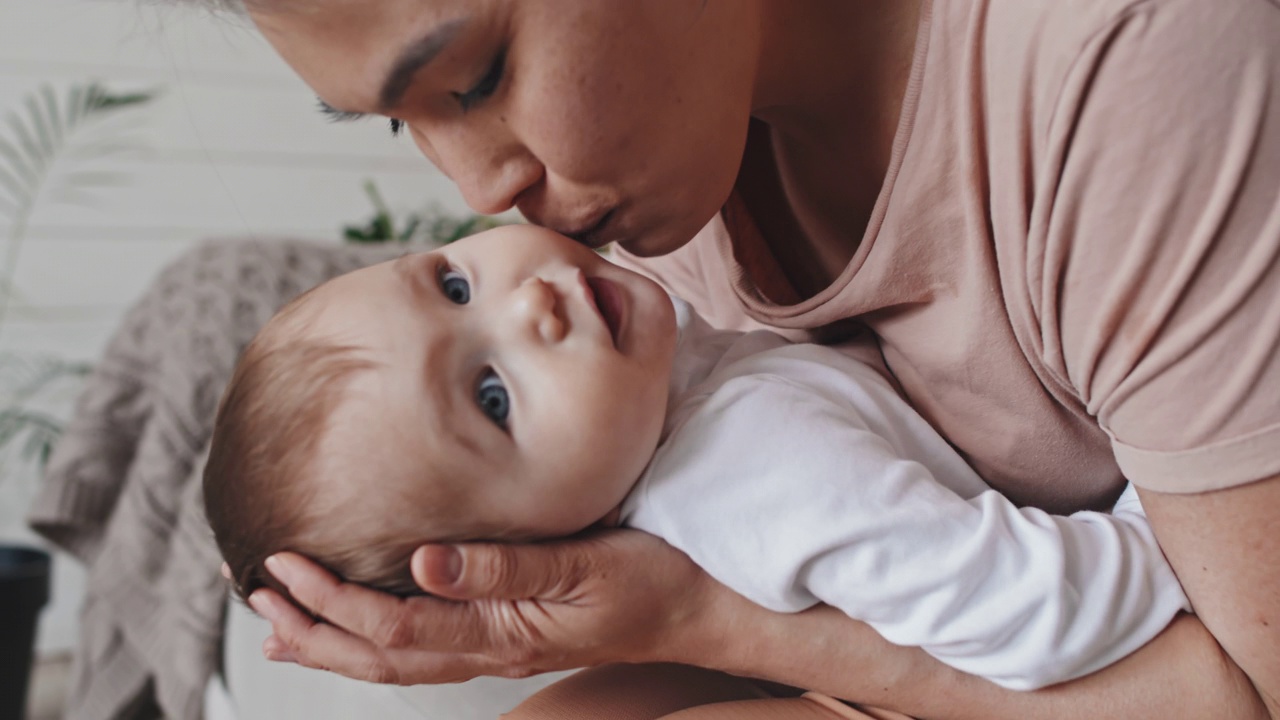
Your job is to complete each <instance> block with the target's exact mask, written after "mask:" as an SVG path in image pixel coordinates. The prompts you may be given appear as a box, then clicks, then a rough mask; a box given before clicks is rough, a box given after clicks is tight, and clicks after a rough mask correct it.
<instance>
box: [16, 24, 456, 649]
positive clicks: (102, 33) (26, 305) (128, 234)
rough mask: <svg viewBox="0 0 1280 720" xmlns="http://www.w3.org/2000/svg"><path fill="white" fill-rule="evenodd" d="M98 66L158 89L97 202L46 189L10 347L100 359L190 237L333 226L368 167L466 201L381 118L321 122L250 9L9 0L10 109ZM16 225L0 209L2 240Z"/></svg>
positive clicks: (72, 599) (131, 85)
mask: <svg viewBox="0 0 1280 720" xmlns="http://www.w3.org/2000/svg"><path fill="white" fill-rule="evenodd" d="M89 80H98V81H100V82H102V83H103V84H105V85H106V86H107V87H108V88H110V89H113V90H121V91H123V90H133V89H158V90H160V91H161V95H160V97H159V98H158V99H157V100H155V101H154V102H152V103H151V104H149V105H147V106H145V107H144V108H141V109H139V110H137V111H130V114H129V115H128V116H122V117H121V118H120V119H119V121H120V122H121V123H122V124H130V123H136V124H137V126H136V129H135V130H132V131H131V132H130V134H131V135H132V136H133V137H134V138H136V141H135V142H134V143H133V147H134V149H133V150H131V151H129V152H126V153H122V154H119V155H115V156H112V157H109V158H104V159H101V160H98V161H94V162H93V163H92V164H91V169H93V170H94V171H105V172H109V173H111V174H112V175H113V176H115V177H117V178H118V181H116V182H114V183H112V184H110V185H109V186H106V187H102V188H99V189H97V190H96V191H95V192H94V201H93V202H92V203H90V204H68V203H64V202H59V201H58V200H57V198H54V197H51V196H42V198H41V200H40V202H39V204H38V205H37V207H36V210H35V211H34V213H33V214H32V216H31V223H30V226H29V228H28V229H27V232H26V233H25V242H24V243H23V244H22V246H21V249H20V252H19V254H18V256H17V263H16V273H15V286H16V295H15V299H14V300H13V302H11V304H10V307H9V309H8V311H7V313H6V314H5V317H4V322H3V325H2V326H0V352H17V353H23V354H42V353H43V354H53V355H57V356H59V357H63V358H67V359H78V360H88V361H92V359H93V358H95V357H96V356H97V355H98V353H99V352H100V351H101V349H102V347H103V344H104V343H105V341H106V339H107V337H108V335H109V333H110V332H111V330H112V328H113V327H114V326H115V324H116V323H117V322H118V320H119V318H120V316H121V314H122V312H123V311H124V309H125V308H126V307H127V306H128V304H129V303H130V302H132V300H133V299H134V298H136V297H137V296H138V294H139V293H140V292H141V291H142V290H143V289H144V288H145V286H146V284H147V283H148V282H149V280H150V278H152V277H153V276H154V274H155V273H156V271H157V270H158V269H159V268H160V267H162V266H163V265H164V264H166V263H167V262H169V261H170V260H172V259H173V258H174V257H176V256H177V255H178V254H180V253H181V252H182V251H183V250H184V249H186V248H188V247H190V246H191V245H192V244H193V243H196V242H198V241H200V240H202V239H204V238H209V237H244V236H258V237H271V236H294V237H312V238H317V239H334V240H336V239H337V238H339V237H340V232H341V227H342V226H343V225H344V224H349V223H356V222H360V221H363V220H365V219H367V218H368V217H369V215H370V214H371V212H372V209H371V208H370V206H369V203H368V200H367V199H366V197H365V196H364V194H363V192H362V190H361V185H362V183H363V182H364V181H365V180H366V179H374V180H375V181H376V182H377V183H378V185H379V188H380V189H381V191H382V193H383V195H384V196H385V197H386V198H387V200H388V202H389V204H390V205H391V206H392V207H393V208H395V209H397V210H413V209H419V208H422V207H424V206H426V205H429V204H436V205H438V206H440V207H441V208H443V209H444V210H446V211H450V212H464V211H465V206H464V204H463V203H462V201H461V198H460V197H459V196H458V194H457V192H456V190H455V189H454V188H453V186H452V185H451V184H450V183H449V182H448V181H447V180H445V179H444V178H443V177H442V176H441V175H440V174H439V173H437V172H436V171H435V170H434V169H432V168H431V167H430V166H429V165H428V164H427V163H426V162H425V161H424V160H422V159H421V158H420V157H419V156H417V154H416V152H415V151H414V149H413V146H412V144H411V143H410V142H409V141H407V140H404V139H400V140H392V139H391V138H390V136H389V134H388V133H387V131H386V128H385V125H384V124H383V123H378V122H369V123H367V124H360V125H342V126H336V125H331V124H328V123H326V122H325V121H324V120H323V119H322V118H321V117H320V116H319V114H318V113H316V112H314V107H315V99H314V97H313V96H312V94H311V93H310V92H309V91H308V90H307V88H306V87H305V86H304V85H303V84H302V83H301V82H300V81H299V80H298V79H297V78H295V77H294V76H293V75H292V74H291V73H290V72H289V70H288V68H287V67H285V66H284V64H283V63H282V62H281V61H280V60H279V59H278V58H276V56H275V55H274V54H273V53H272V52H271V50H270V48H268V47H267V46H266V44H265V43H264V42H263V41H262V40H261V39H260V38H259V37H257V35H256V34H255V33H254V32H253V30H252V28H251V27H250V26H249V25H248V24H247V22H245V21H243V20H236V19H231V18H225V17H212V16H210V15H209V14H208V13H205V12H203V11H200V10H195V9H192V8H190V7H185V6H182V3H177V2H172V1H167V0H151V1H150V2H148V3H144V2H140V1H139V0H0V117H3V116H4V115H6V114H8V113H9V112H12V111H17V112H21V104H22V103H23V101H24V100H25V98H26V97H27V96H28V95H29V94H30V93H32V92H33V91H36V90H38V89H39V88H40V87H41V86H42V85H44V84H49V85H51V86H52V87H53V89H54V90H55V92H56V93H57V95H58V96H60V97H61V96H63V95H64V93H65V90H66V88H68V87H70V86H71V85H72V84H73V83H77V82H84V81H89ZM113 122H114V121H113ZM107 129H110V128H107ZM5 132H6V125H5V123H4V122H3V120H0V134H4V133H5ZM56 172H57V170H56V169H55V173H56ZM10 230H11V227H9V226H8V225H7V224H6V223H5V222H4V221H3V220H0V242H5V239H6V238H8V236H9V234H10ZM7 252H8V248H7V247H5V248H0V258H3V257H4V256H5V255H6V254H7ZM0 270H3V268H0ZM0 472H3V468H0ZM23 482H29V481H27V480H24V479H22V478H6V477H3V476H0V503H2V504H4V506H5V509H6V512H5V513H3V515H0V538H3V537H9V538H12V537H14V536H22V535H23V531H22V530H21V528H20V527H17V526H16V523H14V522H13V521H12V519H8V520H6V519H5V518H12V517H14V516H16V515H18V513H15V512H12V511H13V510H14V504H15V503H18V502H20V501H21V499H22V498H24V497H26V496H27V495H28V492H19V491H17V490H16V488H18V487H19V486H20V485H21V483H23ZM6 523H7V524H8V526H5V524H6ZM80 583H81V580H80V578H79V577H78V576H77V573H76V571H75V570H74V568H70V567H68V563H65V562H60V567H59V570H58V577H57V584H58V588H57V590H55V603H54V607H53V608H52V611H51V612H47V613H46V616H45V619H44V620H45V622H44V624H43V625H42V628H41V646H42V647H43V648H44V649H46V650H49V649H52V648H58V647H66V646H68V645H69V643H70V642H71V640H72V638H73V637H74V632H75V630H74V615H75V609H76V605H77V603H78V598H77V595H78V590H77V587H78V586H79V585H80Z"/></svg>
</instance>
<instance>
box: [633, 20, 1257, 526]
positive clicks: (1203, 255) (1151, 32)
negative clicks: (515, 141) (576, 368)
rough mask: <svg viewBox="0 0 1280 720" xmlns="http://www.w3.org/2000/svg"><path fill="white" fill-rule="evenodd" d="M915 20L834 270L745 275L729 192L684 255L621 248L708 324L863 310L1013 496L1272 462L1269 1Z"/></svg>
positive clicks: (986, 473) (1234, 475) (1103, 490)
mask: <svg viewBox="0 0 1280 720" xmlns="http://www.w3.org/2000/svg"><path fill="white" fill-rule="evenodd" d="M923 22H924V24H923V25H922V27H921V34H920V39H919V40H918V43H917V48H916V56H915V61H914V66H913V69H912V77H911V80H910V85H909V88H908V92H907V96H906V99H905V102H904V107H903V111H902V117H901V119H900V123H899V129H898V134H897V137H896V140H895V148H894V156H893V162H892V166H891V169H890V172H889V175H888V177H887V179H886V182H885V185H884V188H883V189H882V190H881V195H880V198H879V200H878V204H877V207H876V210H875V214H874V215H873V218H872V222H871V225H870V226H869V228H868V230H867V232H866V234H865V236H864V237H863V240H862V244H861V246H860V247H859V249H858V251H857V252H856V253H855V255H854V257H853V258H852V260H851V261H850V263H849V265H848V267H847V268H846V270H845V271H844V273H843V274H842V275H841V277H840V278H839V279H838V280H837V281H836V282H835V283H833V285H832V286H831V287H829V288H827V289H826V290H825V291H823V292H821V293H819V294H818V295H816V296H815V297H813V298H810V299H809V300H806V301H804V302H801V303H799V304H796V305H788V306H781V305H775V304H773V303H771V302H769V301H768V300H767V299H766V298H765V297H764V296H763V295H762V294H761V293H758V292H756V291H755V289H754V285H753V283H752V279H751V277H752V275H753V274H754V275H755V276H757V277H759V276H760V274H761V273H766V272H774V273H778V272H780V271H779V270H778V268H777V267H776V266H769V267H752V268H751V269H750V271H748V270H747V269H746V268H743V267H742V266H741V265H739V264H738V262H737V261H736V260H735V257H734V252H733V249H732V247H731V245H730V238H731V237H738V236H742V235H743V234H745V233H750V232H753V228H751V227H750V226H749V225H748V224H747V221H748V215H747V214H746V213H744V212H735V211H734V203H735V202H736V199H735V200H731V202H730V204H729V205H728V206H726V212H724V213H722V215H721V216H720V217H718V218H717V219H716V220H714V221H713V222H712V223H710V224H709V225H708V226H707V227H706V228H705V229H704V230H703V231H702V232H701V233H699V235H698V236H697V237H696V238H695V239H694V240H693V241H692V242H691V243H689V244H688V245H687V246H685V247H684V248H682V249H681V250H679V251H677V252H675V253H673V254H671V255H667V256H665V257H660V258H651V259H639V258H635V257H633V256H627V255H626V254H625V253H619V256H620V260H621V261H622V262H624V264H628V265H631V266H632V267H636V268H637V269H641V270H642V271H644V272H646V273H648V274H650V275H651V276H654V277H656V278H657V279H659V280H660V281H661V282H663V283H664V284H665V285H666V286H667V287H668V289H669V290H671V291H673V292H674V293H676V294H677V295H680V296H682V297H684V298H686V299H688V300H690V302H692V303H693V304H694V306H695V307H697V308H698V309H699V311H700V312H702V313H703V314H704V315H705V316H707V317H708V319H709V320H711V321H712V322H713V323H716V324H718V325H720V326H723V327H737V328H747V327H756V326H759V324H764V325H768V326H772V327H777V328H783V329H784V330H789V331H791V332H788V334H790V335H792V337H805V336H806V333H805V332H803V331H811V330H814V329H821V328H824V326H828V325H829V324H830V323H832V322H835V321H838V320H841V319H844V318H849V317H853V316H858V317H860V318H861V319H862V320H863V321H864V322H865V323H866V324H867V325H868V326H869V327H871V329H873V330H874V331H875V333H876V335H877V336H878V337H879V339H880V343H881V350H882V352H883V358H884V362H885V363H886V364H887V366H888V368H889V369H890V371H891V372H892V374H893V376H894V378H895V379H896V380H897V381H898V382H899V383H900V386H901V388H902V390H903V392H904V394H905V395H906V397H907V399H908V400H909V401H910V402H911V403H912V404H913V405H914V406H915V407H916V408H917V409H918V410H919V411H920V412H921V413H922V414H923V415H924V416H925V417H926V418H927V419H928V420H929V421H930V422H931V423H932V424H933V425H934V426H935V427H936V428H937V429H938V430H939V431H940V432H942V434H943V435H944V436H946V437H947V438H948V440H950V441H951V443H952V444H953V445H955V446H956V447H957V448H958V449H959V450H960V451H961V452H962V453H963V455H964V456H965V457H966V459H967V460H968V461H969V462H970V463H971V464H972V465H973V466H974V468H975V469H977V470H978V472H979V473H981V474H982V475H983V477H984V478H986V479H987V480H988V481H989V482H990V483H991V484H992V485H993V486H995V487H997V488H998V489H1000V490H1002V491H1003V492H1005V493H1006V494H1007V495H1009V496H1010V497H1011V498H1013V499H1014V500H1015V501H1017V502H1019V503H1025V504H1032V505H1036V506H1039V507H1042V508H1044V509H1046V510H1050V511H1053V512H1063V513H1066V512H1071V511H1074V510H1078V509H1081V508H1101V507H1107V506H1109V504H1110V503H1111V502H1113V501H1114V500H1115V498H1116V497H1117V496H1118V495H1119V493H1120V491H1121V490H1122V488H1123V484H1124V480H1125V478H1128V479H1130V480H1132V481H1133V482H1134V483H1136V484H1138V485H1139V486H1141V487H1145V488H1149V489H1152V490H1158V491H1168V492H1196V491H1201V490H1209V489H1215V488H1220V487H1229V486H1233V485H1238V484H1243V483H1247V482H1251V481H1255V480H1261V479H1265V478H1268V477H1271V476H1274V475H1277V474H1280V455H1278V454H1277V453H1275V452H1274V450H1272V449H1273V448H1276V447H1280V92H1275V89H1276V88H1280V6H1277V5H1276V4H1273V3H1269V2H1266V1H1264V0H1226V1H1224V2H1216V3H1204V2H1199V1H1198V0H1146V1H1138V2H1134V1H1132V0H1130V1H1128V2H1120V1H1119V0H1097V1H1096V2H1092V3H1069V4H1068V3H1057V2H1052V1H1050V0H1042V1H1039V2H1027V1H1026V0H987V1H986V2H941V1H937V2H933V3H932V5H931V7H927V8H926V12H925V13H924V21H923ZM866 350H867V348H866V346H865V344H863V345H861V346H859V348H858V351H860V352H864V353H865V351H866Z"/></svg>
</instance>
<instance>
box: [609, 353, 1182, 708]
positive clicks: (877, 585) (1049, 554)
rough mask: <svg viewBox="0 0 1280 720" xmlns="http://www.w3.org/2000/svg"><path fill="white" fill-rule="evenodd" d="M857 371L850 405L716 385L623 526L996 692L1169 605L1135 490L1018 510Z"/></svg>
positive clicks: (1174, 599)
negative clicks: (1099, 507)
mask: <svg viewBox="0 0 1280 720" xmlns="http://www.w3.org/2000/svg"><path fill="white" fill-rule="evenodd" d="M867 376H868V377H867V378H859V382H858V388H859V392H858V393H855V395H856V396H855V397H849V393H848V392H847V388H831V387H823V386H822V385H821V383H819V384H818V386H816V387H815V386H814V385H812V384H807V383H800V382H795V381H793V380H791V379H788V378H787V377H782V376H779V375H777V374H753V375H749V376H745V377H738V378H736V379H734V380H730V381H729V382H727V383H725V384H724V385H722V386H720V387H719V388H718V389H717V390H716V391H715V392H714V393H713V394H711V395H710V396H708V397H705V398H703V399H701V400H700V401H699V404H698V406H697V407H696V408H695V409H693V410H692V411H691V412H688V413H686V414H684V415H683V416H682V417H683V420H682V422H681V423H680V425H679V426H678V427H676V428H675V429H674V432H673V434H672V436H671V437H670V439H669V441H668V442H667V443H666V444H665V445H664V446H663V448H662V449H660V451H659V453H658V455H657V456H656V457H655V459H654V463H653V465H652V466H651V469H650V471H649V472H648V473H647V474H646V479H645V481H644V482H643V484H642V486H641V487H640V488H638V493H639V494H638V495H637V496H636V497H635V498H634V501H633V502H632V503H630V506H631V508H632V511H631V515H630V517H629V518H628V522H629V524H632V525H633V526H636V527H639V528H641V529H645V530H648V531H650V532H654V533H656V534H658V535H661V536H662V537H664V538H665V539H666V540H667V541H668V542H670V543H671V544H673V545H675V546H676V547H678V548H680V549H681V550H683V551H684V552H686V553H688V554H689V555H690V556H691V557H692V558H693V559H694V560H695V561H696V562H697V563H699V564H700V565H701V566H702V567H703V568H705V569H706V570H707V571H708V572H709V573H710V574H711V575H712V576H714V577H716V578H717V579H718V580H720V581H721V582H723V583H725V584H726V585H728V586H730V587H732V588H734V589H735V590H737V591H738V592H740V593H742V594H743V595H745V596H746V597H748V598H750V599H752V600H753V601H755V602H757V603H760V604H762V605H764V606H766V607H770V608H772V609H775V610H781V611H798V610H802V609H804V608H806V607H809V606H811V605H813V604H814V603H816V602H825V603H828V604H830V605H833V606H835V607H838V608H840V609H842V610H843V611H844V612H845V613H847V614H848V615H850V616H851V617H853V618H856V619H858V620H862V621H865V622H867V623H869V624H870V625H872V626H873V627H875V628H876V629H877V631H879V632H880V633H881V634H882V635H883V636H884V637H885V638H886V639H888V640H890V641H891V642H894V643H896V644H900V645H915V646H920V647H922V648H923V649H924V650H926V651H927V652H929V653H930V654H932V655H934V656H935V657H937V658H938V659H939V660H942V661H943V662H946V663H947V664H949V665H952V666H953V667H956V668H958V669H960V670H964V671H966V672H969V673H971V674H975V675H980V676H983V677H986V678H988V679H990V680H992V681H994V682H996V683H998V684H1000V685H1003V686H1005V687H1008V688H1013V689H1033V688H1037V687H1042V686H1045V685H1049V684H1053V683H1057V682H1062V681H1065V680H1068V679H1071V678H1075V677H1079V676H1082V675H1086V674H1088V673H1090V672H1093V671H1095V670H1098V669H1100V668H1102V667H1105V666H1106V665H1109V664H1111V663H1113V662H1115V661H1117V660H1119V659H1120V658H1122V657H1124V656H1125V655H1127V654H1128V653H1130V652H1132V651H1134V650H1136V649H1137V648H1139V647H1141V646H1142V645H1144V644H1145V643H1146V642H1147V641H1149V640H1150V639H1151V638H1153V637H1155V636H1156V635H1157V634H1158V633H1159V632H1160V631H1161V630H1162V629H1163V628H1164V627H1165V626H1166V625H1167V624H1168V622H1169V621H1170V620H1171V619H1172V618H1173V617H1174V615H1176V614H1177V613H1178V612H1179V611H1181V610H1184V609H1187V602H1186V599H1185V597H1184V595H1183V594H1182V590H1181V588H1180V586H1179V585H1178V582H1177V579H1176V578H1175V577H1174V575H1173V572H1172V570H1171V569H1170V568H1169V566H1168V564H1167V563H1166V562H1165V560H1164V557H1163V555H1162V554H1161V551H1160V548H1159V546H1158V545H1157V544H1156V541H1155V537H1154V535H1153V534H1152V532H1151V530H1150V528H1149V527H1148V526H1147V523H1146V520H1145V517H1144V516H1143V515H1142V513H1141V507H1140V505H1137V503H1136V500H1137V498H1136V494H1132V492H1131V491H1130V493H1129V494H1127V495H1126V500H1125V502H1122V503H1121V505H1122V506H1123V507H1118V508H1117V510H1118V512H1117V513H1116V514H1115V515H1109V514H1105V513H1097V512H1081V513H1076V514H1074V515H1072V516H1070V517H1057V516H1052V515H1049V514H1047V513H1045V512H1042V511H1040V510H1037V509H1034V508H1018V507H1016V506H1014V505H1013V503H1011V502H1010V501H1009V500H1008V499H1007V498H1005V497H1004V496H1002V495H1000V494H999V493H997V492H995V491H994V490H990V489H987V490H981V488H982V487H984V485H983V484H982V483H981V481H980V479H978V478H977V477H976V475H975V474H974V473H973V471H972V470H971V469H970V468H969V467H968V465H967V464H965V463H964V461H963V460H962V459H961V458H960V457H959V456H958V455H956V453H955V452H954V451H953V450H952V449H951V448H950V446H948V445H947V444H946V442H945V441H944V440H943V439H942V438H941V437H940V436H938V435H937V434H936V433H935V432H933V431H932V430H931V429H929V428H928V425H927V424H926V423H924V421H923V419H921V418H919V416H918V415H916V414H915V413H914V411H912V410H911V409H910V407H909V406H907V405H906V404H905V403H904V402H903V401H902V400H901V399H900V398H898V396H897V395H896V394H895V393H894V392H893V390H892V389H891V388H890V387H889V386H888V384H887V383H885V382H884V381H883V380H881V379H879V377H878V376H875V375H874V373H871V372H870V371H867ZM925 433H927V434H925ZM907 451H909V452H911V453H914V454H916V455H923V456H924V457H921V458H919V459H907V457H906V452H907ZM952 488H955V490H953V489H952ZM973 491H976V494H975V492H973ZM962 494H963V495H969V496H970V497H968V498H967V499H966V497H964V496H962ZM1130 500H1131V502H1130Z"/></svg>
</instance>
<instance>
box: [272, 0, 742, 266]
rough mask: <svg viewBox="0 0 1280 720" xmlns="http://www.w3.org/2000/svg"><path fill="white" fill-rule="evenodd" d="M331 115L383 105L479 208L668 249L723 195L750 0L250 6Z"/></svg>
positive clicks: (737, 131) (733, 167) (734, 163)
mask: <svg viewBox="0 0 1280 720" xmlns="http://www.w3.org/2000/svg"><path fill="white" fill-rule="evenodd" d="M256 4H257V5H259V6H260V7H259V8H258V9H256V10H254V11H253V12H252V15H253V19H254V21H255V22H256V23H257V25H258V27H259V28H260V29H261V31H262V33H263V34H264V35H265V36H266V38H267V40H268V41H269V42H270V43H271V44H272V45H273V46H275V48H276V50H277V51H278V52H279V53H280V54H281V56H283V57H284V59H285V60H286V62H288V63H289V64H290V65H291V66H292V67H293V69H294V70H295V71H296V72H297V73H298V74H299V75H300V76H301V77H302V78H303V80H305V81H306V82H307V83H308V84H309V85H310V86H311V87H312V89H314V90H315V92H316V94H317V95H318V96H319V98H320V100H321V101H322V102H323V103H324V104H325V105H327V106H328V109H329V110H331V111H332V112H333V113H335V114H337V115H338V116H339V117H340V118H342V119H346V118H354V117H357V116H359V115H364V114H369V115H381V116H385V117H388V118H393V119H394V120H392V122H391V125H392V127H393V128H394V127H397V126H398V127H400V129H401V131H402V132H404V133H407V134H408V135H409V136H410V137H412V138H413V141H414V142H415V143H416V144H417V146H418V148H419V149H421V151H422V153H423V154H424V155H426V156H427V157H428V158H429V159H430V160H431V161H432V162H433V163H435V165H436V166H437V167H439V168H440V169H441V170H442V171H443V172H444V173H445V174H446V175H448V176H449V177H450V178H451V179H453V181H454V182H455V183H457V185H458V187H459V188H460V189H461V191H462V194H463V195H464V197H465V198H466V200H467V203H468V204H469V205H470V206H471V207H472V208H473V209H474V210H475V211H476V212H480V213H497V212H502V211H505V210H508V209H510V208H511V207H516V208H518V209H519V210H520V211H521V213H523V214H524V215H525V217H527V218H528V219H529V220H530V221H532V222H535V223H537V224H539V225H543V226H546V227H550V228H552V229H555V230H557V231H560V232H561V233H563V234H566V235H570V236H572V237H574V238H575V239H577V240H579V241H581V242H584V243H586V244H588V245H590V246H592V247H599V246H600V245H603V244H605V243H608V242H612V241H617V242H619V243H621V244H622V246H623V247H625V248H626V249H628V250H630V251H632V252H635V253H638V254H640V255H657V254H663V253H667V252H670V251H672V250H674V249H676V248H677V247H679V246H680V245H682V244H684V243H685V242H687V241H688V240H689V239H690V238H691V237H692V236H693V235H694V234H695V233H696V232H697V231H698V230H699V229H700V228H701V227H702V226H703V225H704V224H705V223H706V222H707V221H708V220H710V219H711V217H712V216H713V215H714V214H715V212H716V211H717V210H719V208H720V206H721V205H722V204H723V202H724V200H725V198H727V197H728V194H729V192H730V190H731V189H732V186H733V182H734V179H735V177H736V175H737V171H738V166H739V163H740V161H741V158H742V151H743V146H744V144H745V141H746V131H747V122H748V118H749V116H750V113H751V103H752V94H753V84H754V81H755V75H756V60H757V57H758V54H759V42H760V38H759V22H758V7H757V5H756V3H754V2H749V1H748V0H378V1H377V2H369V1H368V0H307V1H306V2H302V1H301V0H259V2H258V3H256Z"/></svg>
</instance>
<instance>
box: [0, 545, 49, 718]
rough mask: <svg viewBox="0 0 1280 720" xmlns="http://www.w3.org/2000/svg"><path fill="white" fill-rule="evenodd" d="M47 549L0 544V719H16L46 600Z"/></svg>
mask: <svg viewBox="0 0 1280 720" xmlns="http://www.w3.org/2000/svg"><path fill="white" fill-rule="evenodd" d="M49 562H50V559H49V553H47V552H44V551H43V550H37V549H35V548H30V547H18V546H14V545H0V719H2V720H9V719H10V718H12V719H13V720H20V718H22V717H23V714H24V712H25V708H26V703H27V683H28V681H29V680H30V678H31V659H32V656H33V654H34V652H35V640H36V620H38V619H39V617H40V609H41V608H43V607H44V605H45V603H46V602H48V601H49Z"/></svg>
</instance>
